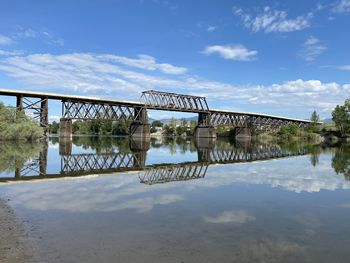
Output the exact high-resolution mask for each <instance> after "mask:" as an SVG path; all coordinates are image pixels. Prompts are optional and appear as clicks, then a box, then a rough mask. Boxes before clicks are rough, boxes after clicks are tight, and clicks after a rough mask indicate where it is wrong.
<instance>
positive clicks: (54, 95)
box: [0, 89, 145, 107]
mask: <svg viewBox="0 0 350 263" xmlns="http://www.w3.org/2000/svg"><path fill="white" fill-rule="evenodd" d="M0 95H3V96H24V97H31V98H48V99H52V100H63V101H64V100H74V101H86V102H97V103H107V104H123V105H126V106H135V107H137V106H139V107H140V106H141V107H143V106H144V105H145V104H144V103H141V102H137V101H126V100H114V99H107V98H96V97H88V96H77V95H66V94H58V93H48V92H35V91H27V90H12V89H0Z"/></svg>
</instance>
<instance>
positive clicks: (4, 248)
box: [0, 199, 38, 263]
mask: <svg viewBox="0 0 350 263" xmlns="http://www.w3.org/2000/svg"><path fill="white" fill-rule="evenodd" d="M33 243H34V242H33V240H31V239H30V238H29V235H28V230H27V229H26V227H25V226H24V224H23V223H22V222H21V221H20V220H19V219H18V218H16V216H15V214H14V211H13V209H12V208H11V207H10V206H9V205H8V204H7V201H4V200H2V199H0V263H22V262H26V263H27V262H38V261H37V260H35V259H34V258H35V257H34V255H35V251H36V249H35V246H34V244H33Z"/></svg>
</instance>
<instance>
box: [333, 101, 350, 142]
mask: <svg viewBox="0 0 350 263" xmlns="http://www.w3.org/2000/svg"><path fill="white" fill-rule="evenodd" d="M332 120H333V122H334V123H335V126H336V127H337V128H338V129H339V131H340V133H341V135H342V136H345V134H346V133H347V132H349V131H350V100H346V101H345V103H344V105H337V106H336V107H335V109H334V110H333V112H332Z"/></svg>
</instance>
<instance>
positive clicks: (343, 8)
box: [331, 0, 350, 13]
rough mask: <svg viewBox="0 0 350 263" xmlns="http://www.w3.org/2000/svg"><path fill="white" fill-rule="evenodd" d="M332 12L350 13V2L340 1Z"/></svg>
mask: <svg viewBox="0 0 350 263" xmlns="http://www.w3.org/2000/svg"><path fill="white" fill-rule="evenodd" d="M331 11H332V12H334V13H346V12H350V0H339V1H337V2H335V3H334V5H333V7H332V9H331Z"/></svg>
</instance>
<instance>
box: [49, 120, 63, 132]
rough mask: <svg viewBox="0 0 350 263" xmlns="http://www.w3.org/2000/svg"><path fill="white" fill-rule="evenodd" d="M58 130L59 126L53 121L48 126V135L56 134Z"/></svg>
mask: <svg viewBox="0 0 350 263" xmlns="http://www.w3.org/2000/svg"><path fill="white" fill-rule="evenodd" d="M59 128H60V125H59V124H58V123H57V122H56V121H53V122H52V124H50V125H49V129H50V133H53V134H56V133H58V130H59Z"/></svg>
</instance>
